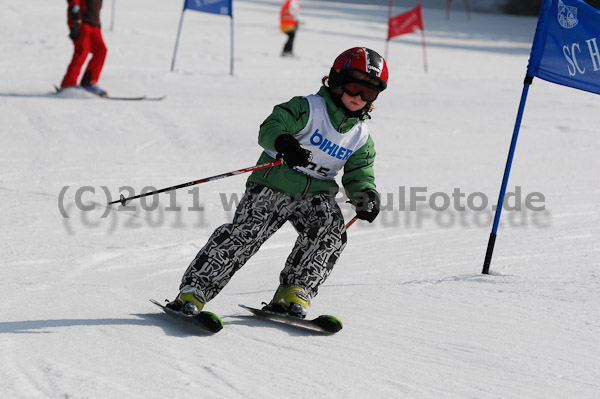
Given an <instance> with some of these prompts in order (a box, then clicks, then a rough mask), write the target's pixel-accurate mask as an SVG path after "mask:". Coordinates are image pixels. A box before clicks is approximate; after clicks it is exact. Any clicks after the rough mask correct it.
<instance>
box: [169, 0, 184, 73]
mask: <svg viewBox="0 0 600 399" xmlns="http://www.w3.org/2000/svg"><path fill="white" fill-rule="evenodd" d="M185 5H186V2H185V1H184V2H183V10H182V11H181V18H179V28H177V39H175V49H174V50H173V59H172V60H171V72H173V70H174V69H175V57H177V47H179V36H181V26H182V25H183V14H185Z"/></svg>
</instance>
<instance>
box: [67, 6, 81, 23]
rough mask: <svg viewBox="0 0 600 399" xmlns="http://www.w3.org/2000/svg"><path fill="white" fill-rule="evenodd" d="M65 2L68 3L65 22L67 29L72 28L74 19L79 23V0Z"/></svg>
mask: <svg viewBox="0 0 600 399" xmlns="http://www.w3.org/2000/svg"><path fill="white" fill-rule="evenodd" d="M67 3H69V6H68V8H67V23H68V25H69V29H73V27H74V26H75V22H76V21H79V22H80V23H81V4H80V0H67Z"/></svg>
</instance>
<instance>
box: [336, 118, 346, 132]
mask: <svg viewBox="0 0 600 399" xmlns="http://www.w3.org/2000/svg"><path fill="white" fill-rule="evenodd" d="M346 122H348V117H347V116H344V119H342V122H341V123H340V126H338V132H340V133H341V132H342V129H343V128H344V126H346Z"/></svg>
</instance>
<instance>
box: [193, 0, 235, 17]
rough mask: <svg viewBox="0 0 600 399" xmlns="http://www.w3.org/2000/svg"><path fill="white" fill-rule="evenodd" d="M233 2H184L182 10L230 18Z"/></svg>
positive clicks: (195, 0) (201, 0)
mask: <svg viewBox="0 0 600 399" xmlns="http://www.w3.org/2000/svg"><path fill="white" fill-rule="evenodd" d="M232 1H233V0H185V4H184V5H183V9H184V10H186V9H187V10H196V11H203V12H209V13H211V14H221V15H229V16H230V17H231V16H232V8H233V7H232V6H231V3H232Z"/></svg>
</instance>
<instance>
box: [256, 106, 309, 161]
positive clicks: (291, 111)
mask: <svg viewBox="0 0 600 399" xmlns="http://www.w3.org/2000/svg"><path fill="white" fill-rule="evenodd" d="M309 112H310V108H309V105H308V100H307V99H306V98H304V97H294V98H292V99H291V100H290V101H288V102H286V103H283V104H279V105H276V106H275V108H273V112H272V113H271V115H269V116H268V117H267V119H265V121H264V122H263V123H262V124H261V125H260V130H259V132H258V144H259V145H260V146H261V147H263V148H264V149H266V150H271V151H275V139H276V138H277V137H278V136H279V135H281V134H292V135H293V134H296V133H298V132H299V131H301V130H302V129H304V127H305V126H306V124H307V123H308V115H309Z"/></svg>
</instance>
